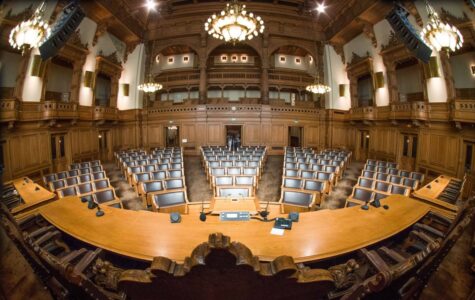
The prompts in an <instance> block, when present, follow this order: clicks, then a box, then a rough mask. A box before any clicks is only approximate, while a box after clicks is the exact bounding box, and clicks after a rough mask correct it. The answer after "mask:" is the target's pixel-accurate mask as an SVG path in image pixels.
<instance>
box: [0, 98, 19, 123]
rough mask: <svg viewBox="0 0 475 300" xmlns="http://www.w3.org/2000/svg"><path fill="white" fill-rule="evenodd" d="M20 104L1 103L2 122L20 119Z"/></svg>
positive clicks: (0, 117)
mask: <svg viewBox="0 0 475 300" xmlns="http://www.w3.org/2000/svg"><path fill="white" fill-rule="evenodd" d="M18 107H19V102H18V101H17V100H14V99H11V100H2V101H0V122H11V121H16V120H17V119H18Z"/></svg>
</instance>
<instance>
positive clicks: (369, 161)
mask: <svg viewBox="0 0 475 300" xmlns="http://www.w3.org/2000/svg"><path fill="white" fill-rule="evenodd" d="M376 163H377V162H376V160H374V159H368V160H367V161H366V164H367V165H370V166H376Z"/></svg>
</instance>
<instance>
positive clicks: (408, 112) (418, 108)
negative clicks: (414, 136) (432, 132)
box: [390, 101, 429, 121]
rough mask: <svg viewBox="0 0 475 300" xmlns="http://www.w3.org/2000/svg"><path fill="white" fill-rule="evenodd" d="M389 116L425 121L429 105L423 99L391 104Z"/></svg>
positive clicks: (398, 118)
mask: <svg viewBox="0 0 475 300" xmlns="http://www.w3.org/2000/svg"><path fill="white" fill-rule="evenodd" d="M390 118H391V119H394V120H422V121H426V120H428V118H429V105H428V104H427V103H425V102H423V101H417V102H406V103H396V104H392V105H391V115H390Z"/></svg>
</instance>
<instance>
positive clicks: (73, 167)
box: [69, 160, 101, 170]
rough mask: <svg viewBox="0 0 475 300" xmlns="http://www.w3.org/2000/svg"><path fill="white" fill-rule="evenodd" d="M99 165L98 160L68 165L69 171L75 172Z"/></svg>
mask: <svg viewBox="0 0 475 300" xmlns="http://www.w3.org/2000/svg"><path fill="white" fill-rule="evenodd" d="M100 165H101V161H100V160H92V161H85V162H81V163H73V164H71V165H69V169H70V170H76V169H84V168H91V167H97V166H100Z"/></svg>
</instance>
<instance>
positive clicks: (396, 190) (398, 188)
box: [389, 184, 409, 196]
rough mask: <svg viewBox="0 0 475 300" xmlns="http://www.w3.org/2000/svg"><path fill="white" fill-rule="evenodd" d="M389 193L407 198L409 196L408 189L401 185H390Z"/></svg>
mask: <svg viewBox="0 0 475 300" xmlns="http://www.w3.org/2000/svg"><path fill="white" fill-rule="evenodd" d="M389 192H390V193H391V194H399V195H404V196H407V195H408V194H409V189H408V188H407V187H405V186H402V185H396V184H392V185H391V188H390V190H389Z"/></svg>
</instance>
